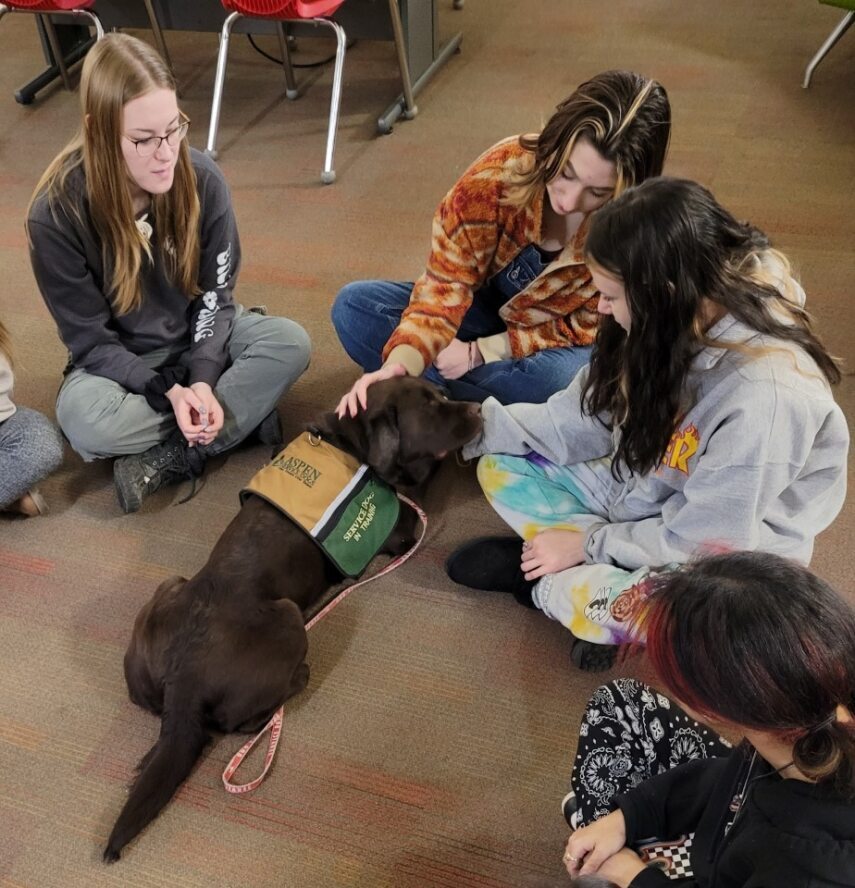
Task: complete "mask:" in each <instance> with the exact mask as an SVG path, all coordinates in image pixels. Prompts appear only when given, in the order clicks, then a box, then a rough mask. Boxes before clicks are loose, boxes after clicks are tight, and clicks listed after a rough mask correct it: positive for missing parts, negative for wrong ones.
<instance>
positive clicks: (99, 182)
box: [28, 34, 200, 315]
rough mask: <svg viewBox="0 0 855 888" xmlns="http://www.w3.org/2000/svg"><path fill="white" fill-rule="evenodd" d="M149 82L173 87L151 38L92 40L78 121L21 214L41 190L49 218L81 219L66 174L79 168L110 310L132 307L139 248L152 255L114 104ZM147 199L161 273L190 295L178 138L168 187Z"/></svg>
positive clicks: (189, 183) (195, 259) (193, 201)
mask: <svg viewBox="0 0 855 888" xmlns="http://www.w3.org/2000/svg"><path fill="white" fill-rule="evenodd" d="M156 89H168V90H173V91H174V90H175V79H174V78H173V76H172V72H171V71H170V70H169V67H168V66H167V65H166V63H165V62H164V61H163V59H162V58H161V57H160V55H158V53H157V52H156V51H155V50H154V49H153V48H152V47H151V46H149V45H148V44H147V43H143V41H141V40H138V39H137V38H135V37H131V36H129V35H127V34H109V35H107V36H106V37H104V38H103V39H102V40H99V41H98V42H97V43H96V44H95V46H93V47H92V49H91V50H90V51H89V53H88V54H87V56H86V60H85V61H84V63H83V73H82V77H81V81H80V102H81V110H82V112H83V123H82V126H81V129H80V131H79V132H78V133H77V135H76V136H75V137H74V138H73V139H72V140H71V141H70V142H69V143H68V144H67V145H66V146H65V148H63V149H62V151H61V152H60V153H59V154H58V155H57V157H56V158H54V160H53V161H52V162H51V164H50V166H49V167H48V168H47V170H46V171H45V173H44V175H43V176H42V177H41V179H40V180H39V183H38V185H36V189H35V191H34V193H33V196H32V198H31V200H30V207H29V211H28V215H29V212H30V211H31V210H32V206H33V203H34V202H35V201H36V200H37V199H39V198H40V197H42V195H45V196H46V198H47V200H48V202H49V205H50V210H51V213H52V214H53V216H54V219H57V220H58V219H59V218H60V216H61V215H62V214H66V215H71V216H74V217H76V218H77V219H78V221H80V222H83V216H82V206H81V203H80V201H79V200H76V199H75V198H73V197H72V195H71V194H70V193H69V189H68V178H69V175H70V174H71V173H72V172H73V171H75V170H76V169H78V168H80V167H82V168H83V173H84V177H85V180H86V197H87V198H88V202H89V213H90V216H91V220H92V226H93V227H94V229H95V233H96V234H97V236H98V237H99V238H100V240H101V244H102V260H103V264H104V276H105V282H107V283H106V284H105V286H106V287H107V293H106V294H105V295H106V296H107V297H108V298H109V299H110V301H111V303H112V306H113V311H114V312H115V313H116V314H117V315H122V314H127V313H128V312H131V311H133V310H135V309H137V308H139V306H140V304H141V303H142V298H143V294H142V290H141V288H140V271H141V269H142V265H143V256H144V255H145V257H146V259H147V260H149V261H150V260H151V259H152V255H151V247H150V245H149V242H148V241H147V240H146V238H145V237H144V236H143V234H142V233H141V232H140V231H139V230H138V228H137V226H136V220H135V217H134V216H135V214H134V207H133V200H132V197H131V190H130V183H129V178H128V170H127V166H126V164H125V161H124V157H123V155H122V148H121V139H122V111H123V109H124V107H125V105H126V104H127V103H128V102H130V101H132V100H133V99H136V98H139V97H140V96H142V95H145V94H146V93H149V92H151V91H152V90H156ZM151 206H152V214H153V216H154V228H155V235H156V237H155V242H156V244H157V247H156V248H157V249H158V250H159V251H160V253H161V258H162V260H163V262H164V264H165V267H166V270H167V274H168V275H169V276H170V278H171V279H172V281H173V283H174V284H175V285H176V286H177V287H178V288H179V289H180V290H181V291H182V292H183V293H184V294H185V295H186V296H187V298H188V299H192V298H194V297H195V296H196V295H197V294H198V292H199V288H198V284H197V276H198V272H199V254H200V244H199V195H198V193H197V191H196V174H195V172H194V170H193V164H192V162H191V160H190V149H189V148H188V146H187V142H186V140H184V141H182V142H181V143H180V145H179V147H178V162H177V165H176V168H175V179H174V181H173V185H172V188H170V190H169V191H167V192H166V193H165V194H156V195H152V199H151Z"/></svg>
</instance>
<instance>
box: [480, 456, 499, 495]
mask: <svg viewBox="0 0 855 888" xmlns="http://www.w3.org/2000/svg"><path fill="white" fill-rule="evenodd" d="M498 465H499V462H498V455H497V454H495V453H485V454H484V456H482V457H481V458H480V459H479V460H478V465H477V466H476V468H475V477H476V478H477V479H478V484H480V485H481V489H482V490H484V489H485V485H486V484H487V483H488V482H489V479H490V477H491V476H492V475H494V474H495V471H496V469H497V468H498Z"/></svg>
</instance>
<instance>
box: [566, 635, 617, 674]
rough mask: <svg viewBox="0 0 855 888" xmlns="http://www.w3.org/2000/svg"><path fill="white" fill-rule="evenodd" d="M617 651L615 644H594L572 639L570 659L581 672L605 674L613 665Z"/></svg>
mask: <svg viewBox="0 0 855 888" xmlns="http://www.w3.org/2000/svg"><path fill="white" fill-rule="evenodd" d="M618 650H619V648H618V646H617V645H616V644H594V642H593V641H583V640H582V639H581V638H574V639H573V644H572V646H571V648H570V659H571V660H572V661H573V663H574V664H575V665H576V666H578V667H579V668H580V669H581V670H582V672H605V671H606V669H611V668H612V666H614V665H615V660H617V655H618Z"/></svg>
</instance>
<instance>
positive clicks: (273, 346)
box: [241, 316, 312, 376]
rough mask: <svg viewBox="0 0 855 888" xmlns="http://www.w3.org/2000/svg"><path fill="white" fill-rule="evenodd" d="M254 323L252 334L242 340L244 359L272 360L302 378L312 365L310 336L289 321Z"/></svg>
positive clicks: (244, 336)
mask: <svg viewBox="0 0 855 888" xmlns="http://www.w3.org/2000/svg"><path fill="white" fill-rule="evenodd" d="M253 320H254V321H255V324H254V326H253V327H252V328H251V329H250V331H249V335H246V334H244V335H243V336H242V337H241V339H242V343H243V349H244V352H243V354H244V357H246V358H249V357H259V356H265V357H267V358H272V359H273V360H275V361H278V362H279V363H280V364H284V365H285V366H286V367H287V368H288V371H289V372H292V371H293V372H295V373H296V374H297V375H298V376H299V374H301V373H302V372H303V371H304V370H305V369H306V368H307V367H308V366H309V359H310V357H311V354H312V340H311V339H310V338H309V334H308V333H307V332H306V331H305V330H304V329H303V328H302V327H301V326H300V325H299V324H298V323H297V322H296V321H292V320H291V319H290V318H281V317H274V316H268V317H265V318H260V319H253Z"/></svg>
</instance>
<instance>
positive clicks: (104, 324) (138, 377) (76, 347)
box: [28, 219, 156, 394]
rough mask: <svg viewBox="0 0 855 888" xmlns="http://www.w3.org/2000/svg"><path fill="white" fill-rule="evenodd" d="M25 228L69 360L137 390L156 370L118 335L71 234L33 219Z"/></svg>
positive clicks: (37, 275)
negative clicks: (145, 362) (26, 228)
mask: <svg viewBox="0 0 855 888" xmlns="http://www.w3.org/2000/svg"><path fill="white" fill-rule="evenodd" d="M28 230H29V239H30V260H31V262H32V266H33V273H34V275H35V278H36V283H37V284H38V287H39V290H40V292H41V294H42V297H43V299H44V301H45V304H46V305H47V307H48V310H49V311H50V313H51V315H52V316H53V319H54V321H55V322H56V326H57V329H58V331H59V336H60V339H62V341H63V343H64V344H65V347H66V348H67V349H68V352H69V355H70V357H71V363H72V364H73V366H74V367H79V368H81V369H83V370H86V372H87V373H91V374H93V375H94V376H103V377H105V378H106V379H112V380H113V381H114V382H117V383H118V384H119V385H121V386H123V387H124V388H126V389H127V390H128V391H130V392H134V393H135V394H140V393H142V391H143V390H144V389H145V385H146V383H147V382H148V381H149V380H151V379H153V378H154V376H155V375H156V374H155V372H154V371H153V370H150V369H149V368H148V367H146V365H145V364H144V363H143V361H142V360H140V358H139V357H138V356H137V355H135V354H133V352H130V351H128V349H127V348H125V346H124V345H123V344H122V343H121V341H120V340H119V336H118V334H117V333H116V331H115V330H114V329H113V328H112V326H111V318H112V310H111V307H110V302H109V300H108V299H107V297H106V296H105V295H104V292H103V290H102V288H101V286H99V284H98V282H97V281H96V280H95V279H94V277H93V274H92V271H91V270H90V267H89V265H88V263H87V260H86V256H85V254H84V252H83V249H82V248H81V247H80V246H79V245H78V244H77V242H76V240H75V239H74V236H73V235H72V234H69V233H68V232H66V231H63V230H62V229H61V228H60V227H59V226H58V225H56V224H47V223H44V222H39V221H36V220H33V219H30V221H29V223H28Z"/></svg>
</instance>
